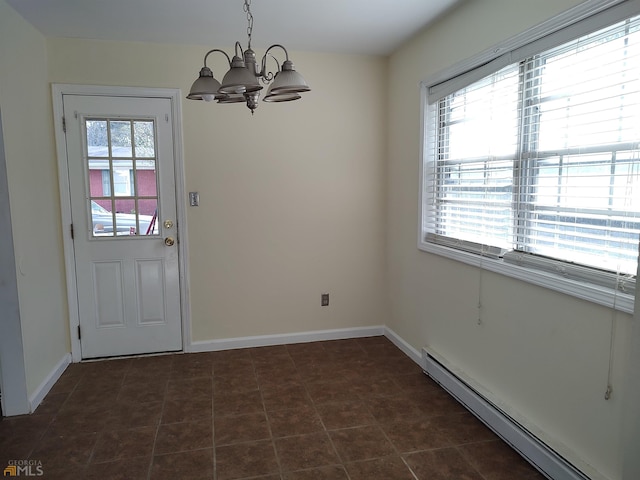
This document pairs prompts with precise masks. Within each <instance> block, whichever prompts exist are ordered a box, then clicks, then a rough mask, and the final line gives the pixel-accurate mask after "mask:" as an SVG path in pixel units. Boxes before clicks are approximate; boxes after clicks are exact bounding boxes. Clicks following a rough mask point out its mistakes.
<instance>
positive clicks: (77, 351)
mask: <svg viewBox="0 0 640 480" xmlns="http://www.w3.org/2000/svg"><path fill="white" fill-rule="evenodd" d="M51 88H52V97H53V116H54V128H55V137H56V152H57V156H58V181H59V187H60V208H61V212H62V233H63V235H62V242H63V247H64V260H65V268H66V279H67V299H68V303H69V332H70V339H71V355H72V358H73V361H74V362H79V361H80V360H82V351H81V347H80V339H79V338H78V334H77V332H78V326H79V325H80V315H79V312H78V299H77V285H76V275H75V252H74V249H73V240H72V239H71V196H70V190H69V173H68V168H67V163H68V159H67V143H66V139H65V133H64V130H63V127H64V121H63V115H64V108H63V95H94V96H109V97H146V98H166V99H169V100H170V101H171V111H172V116H173V145H174V146H173V150H174V152H173V157H174V163H175V188H176V208H177V210H176V212H177V233H178V240H179V241H178V264H179V274H180V313H181V316H182V349H183V350H184V351H186V350H187V348H188V345H189V344H190V342H191V314H190V305H189V265H188V263H187V262H188V258H189V252H188V246H189V242H188V240H187V224H186V223H187V215H186V208H185V207H186V203H185V198H186V196H185V185H184V181H185V179H184V155H183V144H182V106H181V98H182V96H181V94H180V90H179V89H171V88H138V87H110V86H99V85H70V84H55V83H54V84H53V85H52V87H51Z"/></svg>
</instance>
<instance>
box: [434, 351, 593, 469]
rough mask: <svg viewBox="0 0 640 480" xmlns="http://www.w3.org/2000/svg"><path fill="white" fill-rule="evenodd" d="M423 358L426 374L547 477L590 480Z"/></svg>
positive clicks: (438, 365) (451, 374) (442, 367)
mask: <svg viewBox="0 0 640 480" xmlns="http://www.w3.org/2000/svg"><path fill="white" fill-rule="evenodd" d="M422 355H423V360H424V366H425V373H426V374H427V375H429V377H431V378H432V379H433V380H435V381H436V382H437V383H438V384H440V386H442V387H443V388H444V389H445V390H446V391H447V392H449V394H451V395H452V396H453V397H454V398H455V399H456V400H457V401H458V402H460V403H461V404H462V405H463V406H464V407H465V408H466V409H467V410H469V411H470V412H471V413H472V414H473V415H475V416H476V417H477V418H478V419H479V420H480V421H481V422H482V423H484V424H485V425H486V426H487V427H489V428H490V429H491V430H493V431H494V432H495V433H496V435H498V436H499V437H500V438H502V439H503V440H504V441H505V442H507V443H508V444H509V445H510V446H511V447H512V448H513V449H514V450H515V451H517V452H518V453H519V454H520V455H521V456H522V457H523V458H524V459H525V460H527V461H528V462H529V463H530V464H531V465H533V466H534V467H535V468H536V469H537V470H538V471H539V472H540V473H542V474H543V475H544V476H545V477H547V478H549V479H552V480H589V477H587V476H586V475H585V474H583V473H582V472H581V471H580V470H578V469H577V468H576V467H575V466H573V465H572V464H571V463H570V462H569V461H567V460H566V459H565V458H563V457H562V456H560V455H559V454H558V453H557V452H555V451H554V450H553V449H551V448H550V447H549V446H548V445H546V444H545V443H544V442H542V441H541V440H540V439H539V438H537V437H536V436H535V435H533V434H532V433H531V432H529V431H528V430H527V429H526V428H524V427H523V426H522V425H520V424H519V423H518V422H517V421H515V420H514V419H513V418H511V417H510V416H509V415H507V414H506V413H504V412H503V411H502V410H501V409H500V408H498V407H497V406H496V405H494V404H493V403H491V402H490V401H489V400H488V399H486V398H485V397H484V396H483V395H481V394H480V393H479V392H478V391H476V390H475V389H474V388H472V387H471V386H470V385H469V384H467V383H466V382H465V381H463V380H462V379H461V378H460V377H459V376H458V375H456V374H455V373H454V372H452V371H451V370H450V369H449V368H447V367H446V366H445V365H443V363H441V362H440V361H438V359H437V358H436V357H434V356H433V355H432V354H431V353H429V351H428V350H427V349H425V348H423V349H422Z"/></svg>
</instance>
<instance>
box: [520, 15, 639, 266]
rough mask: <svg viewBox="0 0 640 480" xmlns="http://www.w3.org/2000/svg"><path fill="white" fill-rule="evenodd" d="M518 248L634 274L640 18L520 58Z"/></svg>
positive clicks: (637, 197)
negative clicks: (521, 74) (521, 106)
mask: <svg viewBox="0 0 640 480" xmlns="http://www.w3.org/2000/svg"><path fill="white" fill-rule="evenodd" d="M524 71H525V82H524V92H523V95H524V109H523V138H522V142H523V144H522V157H521V162H520V166H521V167H522V172H521V175H520V176H519V177H518V185H517V186H516V190H517V191H518V192H519V193H520V194H519V195H518V198H517V200H518V205H517V209H518V211H519V214H518V222H517V228H516V231H515V238H514V248H515V249H516V250H520V251H524V252H528V253H534V254H538V255H543V256H547V257H551V258H557V259H562V260H567V261H570V262H575V263H578V264H581V265H588V266H592V267H597V268H602V269H605V270H608V271H613V272H620V273H622V274H634V273H635V271H636V264H637V263H636V262H637V255H638V234H639V232H640V150H639V142H640V17H636V18H633V19H631V20H628V21H624V22H622V23H619V24H617V25H614V26H611V27H609V28H606V29H604V30H600V31H598V32H596V33H593V34H590V35H587V36H583V37H581V38H579V39H578V40H575V41H572V42H569V43H567V44H565V45H562V46H560V47H558V48H555V49H552V50H550V51H547V52H544V53H542V54H540V55H538V56H535V57H533V58H530V59H528V60H526V61H525V62H524Z"/></svg>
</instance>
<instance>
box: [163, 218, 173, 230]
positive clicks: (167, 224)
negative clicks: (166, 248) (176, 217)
mask: <svg viewBox="0 0 640 480" xmlns="http://www.w3.org/2000/svg"><path fill="white" fill-rule="evenodd" d="M164 228H173V221H172V220H165V221H164Z"/></svg>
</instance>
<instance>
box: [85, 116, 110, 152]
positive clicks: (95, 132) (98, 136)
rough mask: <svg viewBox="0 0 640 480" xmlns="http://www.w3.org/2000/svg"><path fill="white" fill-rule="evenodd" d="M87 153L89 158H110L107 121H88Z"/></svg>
mask: <svg viewBox="0 0 640 480" xmlns="http://www.w3.org/2000/svg"><path fill="white" fill-rule="evenodd" d="M86 130H87V153H88V156H89V157H108V156H109V138H108V135H107V121H106V120H87V122H86Z"/></svg>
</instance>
